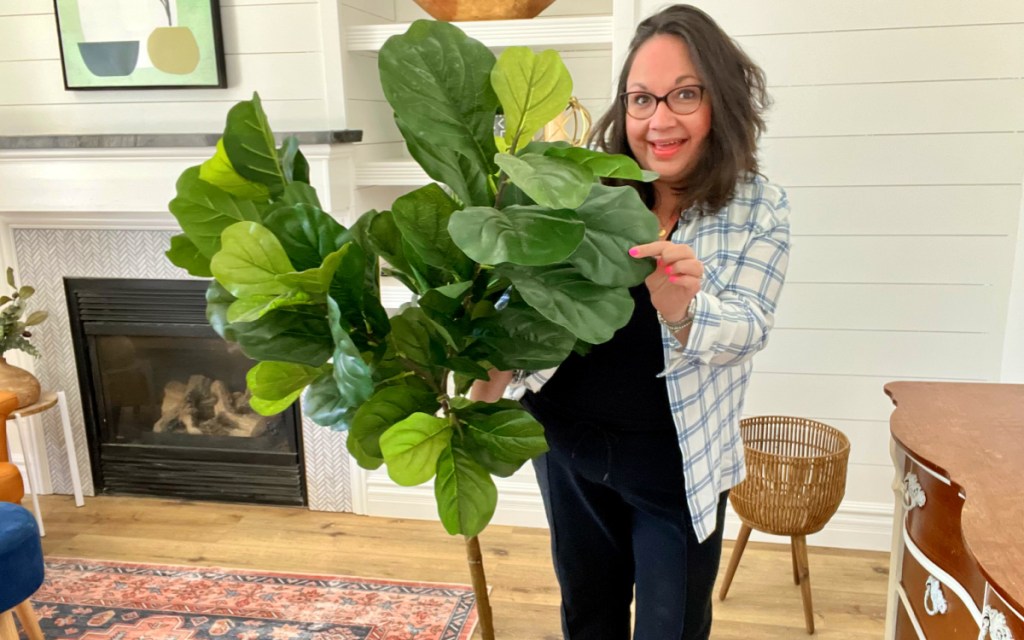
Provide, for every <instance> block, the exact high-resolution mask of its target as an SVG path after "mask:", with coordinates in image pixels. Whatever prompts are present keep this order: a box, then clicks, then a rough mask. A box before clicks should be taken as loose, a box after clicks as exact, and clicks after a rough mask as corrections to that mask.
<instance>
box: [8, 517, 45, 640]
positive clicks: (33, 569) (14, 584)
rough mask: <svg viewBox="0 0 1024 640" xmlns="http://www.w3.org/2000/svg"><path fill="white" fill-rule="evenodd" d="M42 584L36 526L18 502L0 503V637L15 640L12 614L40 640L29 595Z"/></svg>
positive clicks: (41, 556) (41, 560)
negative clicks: (15, 614)
mask: <svg viewBox="0 0 1024 640" xmlns="http://www.w3.org/2000/svg"><path fill="white" fill-rule="evenodd" d="M42 584H43V548H42V545H41V544H40V542H39V526H38V525H37V524H36V519H35V518H34V517H33V516H32V514H31V513H30V512H29V511H27V510H26V509H24V508H23V507H21V506H20V505H16V504H12V503H9V502H0V640H12V639H13V640H17V638H18V632H17V630H16V629H15V626H14V617H13V616H12V615H11V614H12V612H13V613H17V614H18V619H19V620H21V626H22V628H23V629H24V630H25V633H26V634H27V635H28V637H29V640H43V633H42V631H41V630H40V629H39V621H38V620H37V619H36V614H35V612H34V611H32V605H31V604H30V603H29V601H28V599H29V597H30V596H31V595H32V594H33V593H35V592H36V591H37V590H38V589H39V587H40V586H41V585H42Z"/></svg>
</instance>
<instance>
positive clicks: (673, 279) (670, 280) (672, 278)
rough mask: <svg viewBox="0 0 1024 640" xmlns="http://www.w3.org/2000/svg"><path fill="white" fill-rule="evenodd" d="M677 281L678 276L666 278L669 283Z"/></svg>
mask: <svg viewBox="0 0 1024 640" xmlns="http://www.w3.org/2000/svg"><path fill="white" fill-rule="evenodd" d="M678 279H679V276H669V277H668V281H669V282H675V281H676V280H678Z"/></svg>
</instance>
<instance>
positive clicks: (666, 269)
mask: <svg viewBox="0 0 1024 640" xmlns="http://www.w3.org/2000/svg"><path fill="white" fill-rule="evenodd" d="M665 273H667V274H668V275H672V267H665Z"/></svg>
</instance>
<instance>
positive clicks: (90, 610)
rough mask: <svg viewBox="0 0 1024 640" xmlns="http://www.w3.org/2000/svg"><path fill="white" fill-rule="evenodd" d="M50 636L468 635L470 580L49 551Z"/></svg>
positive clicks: (283, 639) (141, 639)
mask: <svg viewBox="0 0 1024 640" xmlns="http://www.w3.org/2000/svg"><path fill="white" fill-rule="evenodd" d="M32 602H33V603H34V605H35V608H36V613H38V615H39V619H40V624H41V625H42V628H43V635H44V636H45V637H46V638H47V639H48V640H64V639H67V640H211V639H214V638H216V639H223V640H413V639H415V640H468V638H469V637H470V635H471V634H472V632H473V627H474V626H475V625H476V621H477V619H476V616H477V613H476V607H475V599H474V597H473V590H472V588H470V587H468V586H464V585H453V584H437V583H424V582H395V581H390V580H367V579H364V578H352V577H346V576H327V575H305V574H290V573H268V572H263V571H247V570H236V569H230V570H229V569H216V568H208V567H179V566H165V565H153V564H125V563H120V562H105V561H98V560H76V559H65V558H51V559H49V560H47V561H46V583H45V584H43V586H42V588H41V589H40V590H39V591H38V592H37V593H36V595H35V596H33V597H32Z"/></svg>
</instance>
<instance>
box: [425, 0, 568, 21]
mask: <svg viewBox="0 0 1024 640" xmlns="http://www.w3.org/2000/svg"><path fill="white" fill-rule="evenodd" d="M415 1H416V4H418V5H419V6H420V7H422V8H423V10H424V11H426V12H427V13H429V14H430V15H431V16H433V17H434V18H436V19H437V20H446V21H448V22H469V21H473V20H517V19H524V18H535V17H537V14H539V13H540V12H541V11H543V10H544V9H547V8H548V6H549V5H550V4H551V3H552V2H554V1H555V0H489V1H488V2H480V0H415Z"/></svg>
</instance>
